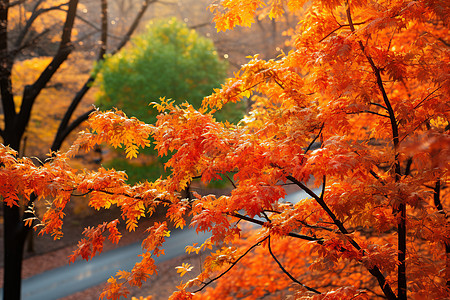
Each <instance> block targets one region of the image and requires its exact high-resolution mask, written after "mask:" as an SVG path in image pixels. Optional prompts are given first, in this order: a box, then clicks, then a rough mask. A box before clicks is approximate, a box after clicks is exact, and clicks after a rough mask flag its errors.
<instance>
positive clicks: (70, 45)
mask: <svg viewBox="0 0 450 300" xmlns="http://www.w3.org/2000/svg"><path fill="white" fill-rule="evenodd" d="M153 2H155V1H152V0H148V1H144V2H143V3H142V4H141V5H140V10H139V11H137V13H136V15H135V18H134V19H133V22H132V23H131V25H130V26H129V28H128V31H126V32H125V33H124V34H123V35H122V38H121V40H120V42H119V43H118V46H117V48H116V49H120V48H121V47H123V45H125V43H126V42H127V41H128V40H129V38H130V36H131V34H132V33H133V31H134V30H135V29H136V27H137V25H138V23H139V21H140V19H141V18H142V16H143V14H144V12H145V11H146V9H147V7H148V6H149V4H151V3H153ZM98 6H99V8H98V9H97V11H99V12H100V16H101V18H100V24H97V25H96V26H94V27H97V28H96V37H95V40H96V43H97V45H100V47H98V48H99V50H98V57H97V59H98V60H102V59H103V56H104V55H105V53H106V50H107V49H106V47H107V34H108V15H107V14H108V8H107V2H106V1H99V3H98ZM79 8H80V10H78V9H79ZM84 12H87V9H86V7H85V6H82V5H79V2H78V0H70V1H66V2H64V1H35V2H32V3H28V2H26V3H25V2H23V1H17V2H11V1H9V0H1V1H0V90H1V112H2V114H3V126H2V128H1V129H0V136H1V138H2V140H3V144H5V145H9V146H10V147H11V148H12V149H15V150H17V151H21V152H23V150H24V141H25V139H24V137H25V136H26V135H25V132H26V131H27V128H28V127H29V125H30V120H31V117H32V114H33V112H35V111H36V108H37V107H39V106H38V105H37V104H36V103H38V102H39V100H38V99H39V96H40V95H41V96H46V94H47V95H48V93H45V92H44V91H46V88H47V91H48V88H51V83H52V79H54V78H55V77H54V75H55V74H56V73H57V72H58V71H59V70H61V66H62V65H63V64H64V63H65V62H67V60H68V58H69V55H70V54H71V53H72V52H73V51H74V49H75V45H76V44H77V41H76V40H75V36H76V34H75V33H74V32H76V31H77V28H79V27H77V26H76V25H75V23H76V22H75V20H76V19H78V20H81V21H83V22H84V23H83V24H85V23H86V19H85V18H83V14H84ZM98 15H99V14H96V15H95V18H96V19H98ZM87 23H89V22H87ZM78 24H80V23H78ZM90 24H91V25H93V23H90ZM42 55H45V56H46V58H44V59H41V60H39V59H38V60H36V57H39V56H42ZM27 59H28V60H33V59H35V64H36V63H37V64H38V65H40V66H39V67H37V68H34V66H33V68H32V69H39V71H38V72H36V73H35V77H34V78H32V79H30V81H29V82H26V84H24V81H20V80H22V78H21V77H18V76H13V72H17V74H18V73H20V72H22V71H23V68H26V62H25V60H27ZM41 67H42V68H41ZM30 73H33V72H30ZM17 78H19V81H16V79H17ZM85 80H86V82H85V83H84V85H83V84H82V85H81V87H78V89H79V90H78V92H77V93H76V94H75V95H71V96H70V97H71V98H72V100H71V99H67V101H64V102H65V103H66V104H67V106H66V107H65V108H64V109H63V110H62V115H61V116H60V118H59V120H60V122H59V125H58V126H57V127H56V128H55V129H56V131H55V133H54V136H53V138H51V139H50V140H51V144H50V145H48V146H46V147H48V148H46V149H45V150H44V151H45V152H47V151H48V149H49V148H51V150H52V151H57V150H59V149H60V148H61V145H62V142H63V141H64V140H65V139H66V138H67V136H68V135H69V133H70V132H72V131H73V130H74V129H75V128H76V127H77V126H78V125H79V124H80V123H81V122H83V121H84V120H86V119H87V117H88V115H89V114H90V113H91V112H92V109H89V110H85V111H82V112H81V113H77V114H75V111H76V109H77V108H78V107H79V104H80V102H81V100H82V99H83V97H84V95H85V94H86V92H87V91H88V90H89V88H90V86H91V84H92V82H93V81H94V80H95V77H94V75H92V76H87V78H86V79H85ZM40 99H42V98H40ZM58 102H61V101H58ZM58 102H56V103H58ZM52 107H60V106H59V105H58V104H56V105H54V104H52ZM45 109H46V111H49V110H48V107H46V108H45ZM58 112H59V111H58ZM50 113H51V110H50ZM35 196H36V195H34V194H33V195H32V196H31V197H29V198H28V200H29V201H28V203H24V205H23V206H20V207H19V206H11V205H7V204H5V205H4V209H3V217H4V270H5V272H4V289H3V298H4V299H20V282H21V263H22V255H23V245H24V240H25V237H26V235H27V233H28V228H29V227H27V226H24V222H23V219H24V218H27V217H28V216H29V213H26V212H25V213H23V211H24V210H26V207H28V206H30V205H32V203H33V202H34V200H35Z"/></svg>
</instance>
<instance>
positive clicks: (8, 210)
mask: <svg viewBox="0 0 450 300" xmlns="http://www.w3.org/2000/svg"><path fill="white" fill-rule="evenodd" d="M3 209H4V220H5V222H4V228H3V230H4V242H3V248H4V264H5V267H4V274H8V276H4V282H3V299H8V300H20V292H21V291H20V286H21V277H22V257H23V249H24V243H25V237H26V235H27V233H28V231H29V229H30V227H26V226H24V223H23V221H22V216H21V214H20V207H18V206H13V207H9V206H7V205H6V204H4V205H3Z"/></svg>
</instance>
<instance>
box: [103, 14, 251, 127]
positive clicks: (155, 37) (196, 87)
mask: <svg viewBox="0 0 450 300" xmlns="http://www.w3.org/2000/svg"><path fill="white" fill-rule="evenodd" d="M132 45H133V46H132V47H129V48H127V49H124V50H123V51H121V52H119V53H118V54H116V55H114V56H110V57H108V58H107V59H106V60H105V61H104V63H103V65H102V66H101V70H100V74H101V76H100V78H101V79H100V93H99V96H98V99H97V104H98V105H99V106H100V108H101V109H111V108H113V107H117V108H119V109H121V110H123V111H125V113H126V114H127V115H128V116H134V117H137V118H138V119H140V120H142V121H145V122H147V123H154V122H155V121H156V115H157V111H156V110H155V109H153V108H152V107H151V106H148V104H149V103H150V102H157V101H159V98H160V97H166V98H171V99H173V100H175V101H176V102H177V103H182V102H184V101H186V100H187V101H189V102H190V103H192V104H193V105H194V106H195V107H196V108H199V107H200V105H201V102H202V99H203V97H204V96H206V95H209V94H211V93H212V91H213V89H214V88H218V87H219V86H220V84H221V83H223V82H224V79H225V77H226V71H227V63H226V61H223V60H220V59H219V57H218V55H217V52H216V50H215V48H214V45H213V42H212V41H211V40H209V39H207V38H205V37H202V36H200V35H199V34H198V33H197V32H195V31H194V30H191V29H189V28H188V27H187V26H186V24H185V23H183V22H180V21H178V20H177V19H176V18H171V19H169V20H160V21H155V22H151V23H150V24H149V25H148V26H147V29H146V31H145V32H144V33H143V34H141V35H139V36H137V37H135V38H134V39H133V40H132ZM242 111H243V110H242V109H237V110H236V109H232V110H229V112H228V113H218V115H217V118H218V119H219V120H225V119H227V120H229V121H231V122H232V121H235V120H238V119H239V117H241V116H242ZM236 112H239V113H238V114H236Z"/></svg>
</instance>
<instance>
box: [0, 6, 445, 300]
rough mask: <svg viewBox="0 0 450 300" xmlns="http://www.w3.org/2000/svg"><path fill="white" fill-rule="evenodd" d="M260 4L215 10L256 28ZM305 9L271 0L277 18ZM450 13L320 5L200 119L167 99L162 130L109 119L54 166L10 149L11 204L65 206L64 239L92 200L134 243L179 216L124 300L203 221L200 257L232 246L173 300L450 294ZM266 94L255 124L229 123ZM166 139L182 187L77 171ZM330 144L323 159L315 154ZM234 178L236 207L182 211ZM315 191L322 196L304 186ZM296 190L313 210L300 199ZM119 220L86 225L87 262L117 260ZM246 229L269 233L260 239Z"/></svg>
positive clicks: (49, 227) (147, 250)
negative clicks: (110, 246) (202, 191)
mask: <svg viewBox="0 0 450 300" xmlns="http://www.w3.org/2000/svg"><path fill="white" fill-rule="evenodd" d="M284 4H285V5H286V7H284V6H283V5H284ZM301 4H302V5H303V3H301ZM261 5H264V3H263V2H262V1H254V0H248V1H247V0H245V1H242V0H239V1H237V0H236V1H234V0H231V1H222V2H220V4H217V5H213V6H212V9H213V10H214V11H215V13H216V20H215V21H216V26H217V28H218V29H219V30H226V29H232V28H233V27H234V26H237V25H246V26H247V25H250V24H251V23H252V22H253V21H254V15H255V14H258V9H259V7H260V6H261ZM302 5H300V3H299V2H298V1H287V2H282V1H271V2H270V3H269V4H268V6H269V7H270V10H269V11H270V12H269V17H273V18H278V17H280V16H281V15H282V14H283V12H284V9H289V10H291V11H295V10H301V9H302V7H301V6H302ZM449 15H450V14H449V11H448V5H446V2H445V1H434V2H422V1H414V2H409V1H401V0H399V1H382V0H380V1H378V2H359V1H358V2H349V1H332V2H329V1H319V0H317V1H312V2H311V3H309V5H308V7H307V11H306V14H305V18H304V19H303V20H302V22H300V23H299V24H298V27H297V28H296V29H295V32H296V35H295V36H294V42H293V45H294V46H295V49H294V50H293V51H291V52H289V53H288V54H286V55H285V56H283V57H282V58H281V59H279V60H262V59H259V58H258V57H254V58H253V59H252V60H251V61H250V62H249V63H248V64H246V65H245V66H243V67H242V69H241V71H240V72H239V73H237V74H236V75H235V77H234V78H231V79H230V80H228V81H227V82H226V83H225V84H224V85H223V86H222V88H221V89H220V90H216V91H215V93H214V94H213V95H211V96H210V97H207V98H205V99H204V102H203V104H202V107H201V108H200V109H198V110H196V109H195V108H194V107H193V106H190V105H181V106H177V105H175V104H173V103H172V102H170V101H168V100H165V101H163V102H162V103H160V104H156V105H155V107H156V108H157V109H158V110H159V111H160V112H161V114H160V116H159V117H158V120H157V122H156V124H154V125H148V124H145V123H143V122H140V121H138V120H137V119H136V118H127V117H126V116H125V114H124V113H121V112H111V111H109V112H106V113H100V112H95V113H93V114H92V115H91V117H90V120H89V124H90V130H89V131H86V132H83V133H81V134H80V136H79V138H78V139H77V140H76V141H75V142H74V144H73V145H72V147H71V149H69V151H67V152H66V153H59V154H56V155H55V158H54V159H53V160H52V161H51V162H49V163H48V164H46V165H44V166H40V167H36V166H34V165H33V164H32V163H30V161H29V160H28V159H19V160H18V159H16V158H15V157H14V152H13V151H11V150H10V149H8V148H6V147H2V148H0V149H1V152H0V153H1V155H0V158H1V161H2V163H3V164H4V167H3V168H1V169H0V183H1V184H0V194H1V195H2V196H3V197H4V198H5V203H7V204H9V205H12V206H13V205H15V204H16V203H17V202H18V201H19V199H18V196H17V195H23V196H24V197H25V199H27V197H29V195H30V193H32V192H34V193H35V194H36V195H42V196H46V195H53V196H54V197H56V200H55V201H54V202H53V203H52V206H51V207H50V209H49V210H48V211H47V212H46V214H45V215H44V216H43V218H42V219H41V220H40V221H41V224H42V225H44V227H43V232H46V233H51V234H53V235H55V236H56V237H58V236H60V235H61V234H62V232H61V226H62V222H63V217H64V209H65V207H66V205H67V203H68V202H69V201H70V197H71V195H72V193H73V192H74V191H75V190H77V192H78V193H82V194H84V193H89V194H90V195H91V198H90V205H91V206H92V207H94V208H96V209H100V208H104V209H109V208H110V207H111V205H116V206H117V207H119V208H120V209H121V210H122V216H121V217H122V219H123V221H124V222H125V223H126V224H127V229H128V230H130V231H132V230H133V229H134V228H136V226H138V221H139V220H140V218H142V217H144V216H150V215H151V214H152V213H153V212H154V211H155V209H156V207H157V206H159V205H164V206H166V207H167V208H168V210H167V221H165V222H161V223H155V224H154V225H153V226H152V227H150V228H148V237H147V238H146V239H145V240H144V241H143V243H142V246H143V254H142V260H141V261H140V262H138V263H137V264H136V265H135V266H134V268H133V269H132V270H130V271H119V272H118V273H117V275H116V276H115V277H112V278H110V279H109V280H108V286H107V288H106V289H105V291H104V293H103V294H102V295H104V296H106V297H107V298H113V299H117V297H118V296H120V295H126V294H127V293H128V290H127V285H134V286H141V284H142V282H143V281H145V280H146V279H147V278H148V277H149V276H150V275H152V274H153V273H154V272H155V269H156V266H155V264H154V261H153V258H152V256H155V255H156V256H158V255H161V254H163V244H164V241H165V238H166V237H167V236H169V235H170V233H169V230H168V229H169V225H173V226H174V227H181V228H183V227H184V226H185V225H186V219H185V217H186V215H187V214H189V216H190V217H191V219H190V220H189V224H190V226H193V227H195V228H196V230H197V231H211V234H212V235H211V238H210V239H209V240H207V241H206V242H205V243H203V244H202V245H192V246H188V247H187V251H188V252H198V251H204V250H205V249H211V248H212V247H213V246H215V247H216V249H215V250H214V251H215V252H213V253H211V254H210V255H209V257H208V258H206V259H205V260H204V263H203V269H202V270H201V273H200V274H199V275H198V276H197V277H196V278H194V279H192V280H189V281H187V282H186V283H182V284H180V286H179V287H178V288H179V291H177V292H175V293H174V294H173V295H172V297H171V298H172V299H193V298H197V297H198V298H201V297H205V298H208V297H209V298H214V293H218V294H219V295H220V297H221V298H225V297H227V296H228V297H229V298H236V297H250V298H257V297H259V296H261V295H263V294H266V293H274V292H277V291H279V292H283V290H284V289H285V288H286V287H287V286H288V283H291V284H293V285H292V286H291V288H292V292H293V293H295V296H296V297H297V298H303V299H308V298H312V299H323V298H327V299H330V298H331V299H364V298H375V297H380V298H387V299H402V300H405V299H407V297H408V295H409V296H410V297H411V298H418V299H420V298H424V297H429V298H431V299H445V298H448V296H449V294H450V268H449V266H450V262H449V257H450V246H449V242H450V241H449V239H448V237H449V236H450V224H449V221H448V212H447V210H448V205H449V203H448V201H449V199H450V197H449V196H448V194H449V193H448V188H447V187H448V183H449V165H450V161H449V158H450V155H449V151H450V138H449V130H450V126H449V118H450V108H449V105H448V103H449V95H450V80H449V77H448V73H449V72H448V70H449V66H450V59H449V57H450V56H449V46H448V45H449V42H448V41H447V40H446V39H447V38H448V36H449V19H448V16H449ZM255 92H258V94H259V95H258V96H257V97H254V100H255V103H254V105H253V107H252V110H251V111H250V113H249V114H248V116H245V117H244V118H243V120H242V121H241V122H239V123H238V124H229V123H221V122H217V121H216V120H215V119H214V118H213V116H212V112H213V111H215V110H219V109H221V108H222V107H223V106H226V105H228V103H230V102H236V101H241V100H242V99H243V98H244V97H247V96H248V95H249V94H252V93H255ZM150 136H152V137H153V138H154V139H155V141H156V149H157V150H158V153H159V154H160V155H166V154H168V153H170V152H173V154H172V157H171V159H170V160H169V161H168V162H167V164H166V167H167V168H168V169H170V171H171V174H170V175H169V176H168V177H167V178H165V179H159V180H156V181H155V182H143V183H140V184H137V185H133V186H131V185H128V184H126V175H125V174H124V173H123V172H117V171H115V170H106V169H104V168H100V169H99V170H96V171H84V172H77V170H74V169H72V168H70V165H69V160H68V159H69V158H70V157H71V156H73V155H74V154H75V153H77V151H80V150H89V149H92V148H93V147H94V146H96V145H97V144H99V143H109V144H111V145H112V146H115V147H118V146H121V145H123V147H124V148H125V152H126V153H127V156H129V157H135V156H136V155H137V151H138V149H139V148H140V147H145V146H149V145H150V140H149V137H150ZM316 141H319V142H320V145H321V146H320V148H319V149H316V150H312V145H313V143H315V142H316ZM229 172H234V173H235V174H234V176H233V178H229V179H230V181H232V182H233V187H234V189H233V191H232V193H231V195H228V196H220V197H216V196H214V195H208V196H203V197H202V196H199V195H195V197H194V199H180V197H179V192H180V191H181V190H183V189H184V188H185V187H186V185H187V184H189V183H190V182H191V181H192V180H194V179H197V178H200V179H201V180H202V181H204V182H209V181H210V180H212V179H213V178H217V177H220V176H227V174H228V173H229ZM311 177H312V178H314V180H315V185H316V186H317V187H320V188H321V191H320V192H316V191H315V190H314V189H312V188H311V187H309V186H307V185H306V184H305V183H304V182H305V181H307V180H308V179H310V178H311ZM286 184H290V185H294V186H296V187H297V188H298V189H300V190H302V191H303V192H304V193H306V194H307V195H308V198H306V199H299V201H298V202H297V203H284V202H283V201H282V200H280V199H282V198H283V197H284V196H285V194H286V192H285V190H284V188H283V186H284V185H286ZM30 221H31V219H30ZM120 221H121V220H119V219H114V220H111V221H110V222H105V223H104V224H100V225H99V226H98V227H95V228H87V229H86V230H85V235H86V238H85V239H83V240H82V241H81V242H80V243H79V247H78V249H77V250H76V251H75V252H74V255H73V256H72V257H71V260H72V261H73V260H75V259H76V257H78V256H81V257H82V258H84V259H89V258H91V257H92V256H93V255H95V254H96V253H98V252H100V251H101V250H102V245H103V242H104V240H105V239H106V236H107V237H108V239H109V240H110V241H111V242H118V241H119V239H120V237H121V233H120V232H118V230H117V227H116V226H117V223H118V222H120ZM244 223H251V224H254V225H255V226H257V227H256V229H255V231H253V232H250V233H249V232H247V231H245V230H244V228H243V227H242V226H243V224H244ZM104 235H105V236H104ZM269 261H270V263H272V266H274V268H267V265H268V263H269ZM261 266H264V267H261ZM191 270H192V268H191V266H188V265H186V264H185V265H182V266H180V267H179V271H180V273H181V274H184V273H186V272H188V271H191ZM231 272H236V273H234V276H229V275H230V274H229V273H231ZM286 278H289V280H286ZM251 279H253V280H251ZM250 280H251V281H250ZM274 280H276V281H274ZM212 283H217V285H216V287H215V289H214V290H207V287H208V286H210V285H211V284H212ZM280 289H282V290H281V291H280ZM204 290H207V291H206V294H205V293H200V292H202V291H204Z"/></svg>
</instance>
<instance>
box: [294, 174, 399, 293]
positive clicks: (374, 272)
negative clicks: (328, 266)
mask: <svg viewBox="0 0 450 300" xmlns="http://www.w3.org/2000/svg"><path fill="white" fill-rule="evenodd" d="M286 178H287V179H289V180H291V181H292V182H294V183H295V184H297V185H298V186H299V187H300V188H301V189H302V190H304V191H305V192H306V193H307V194H308V195H310V196H311V197H313V198H314V199H315V200H316V201H317V203H319V205H320V206H321V207H322V208H323V209H324V210H325V212H326V213H327V214H328V216H329V217H330V218H331V219H332V220H333V223H334V224H335V225H336V226H337V227H338V229H339V231H340V232H341V233H343V234H345V236H346V237H347V240H348V241H349V243H350V244H351V245H352V246H353V247H354V248H355V249H357V250H358V251H360V250H362V249H361V247H360V246H359V245H358V243H356V241H355V240H353V239H352V238H350V237H349V235H348V231H347V229H346V228H345V227H344V224H342V222H341V221H339V220H338V219H337V217H336V215H335V214H334V213H333V212H332V211H331V210H330V208H329V207H328V206H327V205H326V203H325V201H324V200H323V199H321V198H320V197H319V196H317V194H316V193H314V192H313V191H311V190H310V189H309V188H308V187H307V186H305V185H304V184H303V183H302V182H300V181H298V180H297V179H295V178H294V177H292V176H287V177H286ZM362 254H363V255H364V251H362ZM367 270H368V271H369V272H370V274H372V275H373V276H374V277H375V278H376V279H377V280H378V283H379V285H380V287H381V289H382V290H383V292H384V293H385V295H386V296H387V298H388V299H390V300H394V299H397V297H396V295H395V294H394V292H393V291H392V289H391V287H390V285H389V283H387V281H386V278H385V277H384V275H383V273H381V271H380V269H379V268H378V267H377V266H373V267H372V268H370V269H369V268H367Z"/></svg>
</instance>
